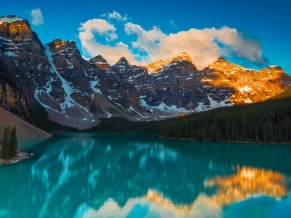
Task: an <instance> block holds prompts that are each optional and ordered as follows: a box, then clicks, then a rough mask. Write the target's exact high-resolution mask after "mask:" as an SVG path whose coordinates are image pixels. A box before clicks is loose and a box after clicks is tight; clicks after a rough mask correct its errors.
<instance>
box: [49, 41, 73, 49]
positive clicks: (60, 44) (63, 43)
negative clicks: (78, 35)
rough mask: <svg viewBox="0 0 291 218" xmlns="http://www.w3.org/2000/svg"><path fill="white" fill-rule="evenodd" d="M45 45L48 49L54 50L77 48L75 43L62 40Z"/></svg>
mask: <svg viewBox="0 0 291 218" xmlns="http://www.w3.org/2000/svg"><path fill="white" fill-rule="evenodd" d="M47 45H48V46H49V47H54V48H55V49H59V48H62V47H64V46H70V47H72V48H77V47H76V42H75V41H72V40H67V41H64V40H61V39H55V40H53V41H52V42H49V43H47Z"/></svg>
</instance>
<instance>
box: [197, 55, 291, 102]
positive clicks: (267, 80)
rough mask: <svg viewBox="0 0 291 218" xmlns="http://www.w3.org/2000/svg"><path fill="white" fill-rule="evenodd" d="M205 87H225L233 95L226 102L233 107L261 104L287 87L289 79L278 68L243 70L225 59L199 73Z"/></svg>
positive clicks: (290, 79)
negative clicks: (235, 105)
mask: <svg viewBox="0 0 291 218" xmlns="http://www.w3.org/2000/svg"><path fill="white" fill-rule="evenodd" d="M201 78H202V81H203V82H204V83H205V84H208V85H210V86H212V87H228V88H230V89H233V91H234V93H233V94H232V95H231V96H229V99H230V101H231V102H232V103H234V104H244V103H255V102H260V101H264V100H266V99H268V98H270V97H272V96H275V95H277V94H279V93H280V92H282V91H283V90H284V89H286V88H288V87H290V84H291V77H290V76H289V75H288V74H286V72H284V71H283V69H282V68H280V67H278V66H270V67H268V68H265V69H262V70H253V69H245V68H243V67H241V66H239V65H236V64H233V63H230V62H229V61H226V60H225V59H224V58H219V59H218V60H217V61H215V62H213V63H212V64H210V65H209V66H208V67H206V68H205V69H203V70H202V71H201Z"/></svg>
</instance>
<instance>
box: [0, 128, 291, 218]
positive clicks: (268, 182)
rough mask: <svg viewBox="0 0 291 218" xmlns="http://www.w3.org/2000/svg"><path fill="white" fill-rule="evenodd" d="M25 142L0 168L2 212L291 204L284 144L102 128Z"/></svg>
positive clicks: (210, 209) (112, 212)
mask: <svg viewBox="0 0 291 218" xmlns="http://www.w3.org/2000/svg"><path fill="white" fill-rule="evenodd" d="M28 148H29V152H33V153H34V154H35V155H34V157H33V159H31V160H28V161H25V162H21V163H19V164H16V165H12V166H1V167H0V178H1V181H0V194H1V197H0V217H13V218H17V217H108V216H111V217H237V216H234V214H236V213H239V214H244V216H242V217H263V216H262V214H266V216H267V217H278V214H282V215H284V214H285V215H286V213H287V212H286V211H289V210H290V209H291V200H290V197H289V189H288V187H289V186H290V174H291V165H290V157H291V148H290V147H289V146H287V145H286V146H285V145H255V144H253V145H247V144H242V145H240V144H222V143H197V142H187V141H172V140H161V139H158V138H155V137H153V136H151V135H140V134H109V133H108V134H62V135H57V136H54V137H52V138H51V139H49V140H47V141H45V142H42V143H40V144H38V145H36V146H33V147H28ZM258 196H260V197H258ZM249 202H251V203H249ZM254 205H257V206H256V207H255V206H254ZM242 207H243V208H247V210H246V209H244V210H243V211H244V213H242V212H239V211H240V208H242ZM282 208H283V209H282ZM284 208H285V209H284ZM284 211H285V212H286V213H285V212H284ZM257 214H260V216H257ZM282 217H284V216H282Z"/></svg>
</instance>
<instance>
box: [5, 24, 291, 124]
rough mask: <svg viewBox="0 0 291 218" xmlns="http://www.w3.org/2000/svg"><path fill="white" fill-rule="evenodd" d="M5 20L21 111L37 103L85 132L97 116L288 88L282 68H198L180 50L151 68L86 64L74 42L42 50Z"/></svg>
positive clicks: (219, 103) (209, 103) (130, 115)
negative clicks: (256, 69)
mask: <svg viewBox="0 0 291 218" xmlns="http://www.w3.org/2000/svg"><path fill="white" fill-rule="evenodd" d="M13 19H17V20H16V21H14V20H13ZM10 20H12V21H11V23H9V25H7V24H8V23H7V22H2V23H1V24H0V37H1V38H0V64H1V65H3V67H4V68H5V69H6V70H5V73H4V72H2V74H3V75H4V74H5V75H6V77H9V78H10V80H11V81H12V82H13V83H14V84H15V86H16V87H18V89H19V90H20V92H21V94H22V95H24V97H23V99H22V102H25V105H26V107H27V108H29V109H33V108H36V107H37V104H40V105H41V106H42V107H43V108H44V109H45V110H46V112H47V113H48V117H49V119H50V120H52V121H54V122H57V123H59V124H61V125H67V126H70V127H73V128H78V129H86V128H92V127H93V126H96V125H98V124H99V119H100V118H110V117H126V118H127V119H130V120H137V121H138V120H147V121H150V120H161V119H167V118H170V117H175V116H181V115H185V114H189V113H193V112H200V111H205V110H210V109H213V108H217V107H225V106H232V105H234V104H245V103H252V102H259V101H263V100H265V99H267V98H270V97H272V96H275V95H276V94H278V93H280V92H282V91H284V89H286V88H288V87H290V84H291V79H290V78H291V77H290V76H289V75H287V74H286V72H284V71H283V70H282V69H281V68H278V67H269V68H266V69H263V70H260V71H254V70H250V69H245V68H243V67H241V66H239V65H235V64H232V63H230V62H227V61H226V60H225V59H221V58H220V59H218V60H217V61H216V62H213V63H211V64H210V65H209V66H208V67H206V68H204V69H202V70H198V69H197V68H196V66H195V64H194V63H193V62H192V60H191V59H190V57H189V55H188V54H187V53H185V52H182V53H180V54H178V55H177V56H176V57H173V58H169V59H163V60H161V61H158V62H154V63H152V65H151V68H146V67H145V66H136V65H132V64H130V63H129V62H128V61H127V60H126V58H124V57H123V58H122V57H121V58H120V60H119V61H118V62H117V63H115V64H114V65H112V66H110V65H109V64H108V62H107V61H106V60H105V59H104V58H103V57H102V56H101V55H99V56H96V57H93V58H92V59H90V60H85V59H84V58H83V57H82V56H81V53H80V51H79V50H78V48H77V47H76V43H75V42H74V41H63V40H61V39H56V40H53V41H52V42H50V43H47V44H45V45H44V44H42V43H41V41H40V40H39V39H38V36H37V34H36V33H34V32H33V31H32V30H31V27H30V25H29V23H28V22H27V21H26V20H18V18H11V19H10ZM16 24H17V25H16ZM18 24H19V25H18ZM154 71H155V72H154ZM156 71H157V72H156ZM153 72H154V73H153ZM250 84H253V85H250ZM258 87H261V88H258ZM2 93H7V92H2ZM260 96H261V97H260ZM2 99H3V97H2ZM3 102H4V104H6V107H7V108H9V107H10V106H11V105H10V106H9V105H7V104H9V103H8V102H7V101H3ZM5 102H6V103H5ZM12 108H13V105H12Z"/></svg>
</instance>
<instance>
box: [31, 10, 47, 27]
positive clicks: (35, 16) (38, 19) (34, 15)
mask: <svg viewBox="0 0 291 218" xmlns="http://www.w3.org/2000/svg"><path fill="white" fill-rule="evenodd" d="M30 16H31V19H32V20H31V22H32V24H33V25H35V26H39V25H42V24H43V21H44V19H43V15H42V12H41V10H40V9H39V8H35V9H32V10H31V12H30Z"/></svg>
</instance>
